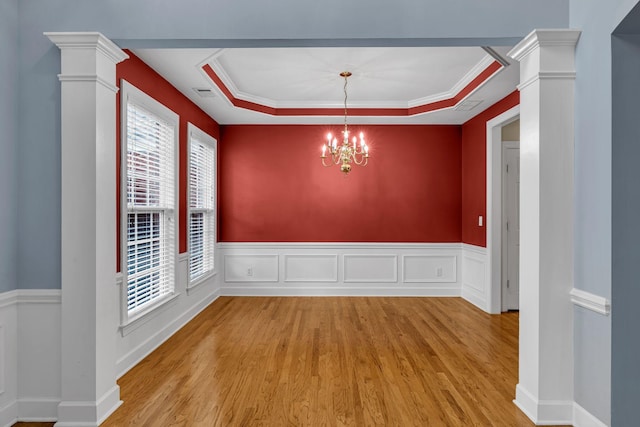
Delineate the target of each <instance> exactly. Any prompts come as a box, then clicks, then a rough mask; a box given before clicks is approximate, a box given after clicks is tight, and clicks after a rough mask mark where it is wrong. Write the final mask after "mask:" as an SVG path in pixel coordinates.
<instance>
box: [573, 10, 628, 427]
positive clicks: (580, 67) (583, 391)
mask: <svg viewBox="0 0 640 427" xmlns="http://www.w3.org/2000/svg"><path fill="white" fill-rule="evenodd" d="M636 3H637V0H608V1H602V0H571V8H570V11H571V12H570V26H571V27H572V28H578V29H580V30H582V35H581V37H580V40H579V42H578V46H577V49H576V71H577V77H576V99H575V112H576V116H575V120H576V121H575V222H574V227H575V230H574V231H575V232H574V235H575V242H574V243H575V244H574V248H575V258H574V263H575V286H576V287H577V288H580V289H584V290H586V291H589V292H592V293H594V294H597V295H601V296H604V297H607V298H611V297H612V279H611V276H612V263H611V251H612V239H611V227H612V209H611V206H612V205H611V197H612V191H611V188H612V169H611V159H612V144H611V131H612V128H611V117H612V115H611V108H612V105H611V82H612V80H611V33H612V32H613V31H614V29H615V28H616V26H617V25H618V24H619V23H620V21H621V20H622V19H623V18H624V16H625V15H626V14H627V13H628V12H629V10H631V8H632V7H633V6H634V5H635V4H636ZM636 110H637V109H636ZM623 310H624V309H623V307H620V306H618V302H617V301H615V299H614V301H613V304H612V316H611V317H605V316H601V315H599V314H596V313H593V312H591V311H588V310H584V309H581V308H576V309H575V316H574V326H575V335H574V346H575V348H574V352H575V355H576V360H575V364H574V370H575V372H574V374H575V400H576V402H577V403H578V404H579V405H581V406H582V407H584V408H585V409H587V410H588V411H589V412H591V413H592V414H593V415H595V416H597V417H598V418H600V419H601V420H602V421H604V422H606V423H609V422H610V417H611V398H610V396H611V393H613V394H614V395H615V394H616V391H615V390H616V388H617V387H618V386H619V385H620V384H613V391H612V380H611V366H612V362H611V359H612V351H613V354H614V357H615V354H616V352H617V351H618V348H616V346H615V345H614V346H613V350H612V343H611V322H612V319H615V318H616V316H617V315H619V314H621V312H622V311H623ZM637 324H638V323H637V322H636V324H635V325H637ZM635 328H637V326H634V325H633V324H628V325H627V329H626V334H633V330H634V329H635ZM636 336H637V333H636ZM636 341H637V340H636ZM623 381H626V380H624V379H623ZM636 396H637V395H636ZM613 425H620V426H624V425H632V424H628V423H624V422H622V423H614V424H613Z"/></svg>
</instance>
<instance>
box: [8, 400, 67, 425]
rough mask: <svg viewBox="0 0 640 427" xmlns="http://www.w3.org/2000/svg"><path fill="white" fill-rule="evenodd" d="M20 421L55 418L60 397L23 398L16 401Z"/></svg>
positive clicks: (53, 419)
mask: <svg viewBox="0 0 640 427" xmlns="http://www.w3.org/2000/svg"><path fill="white" fill-rule="evenodd" d="M17 404H18V414H20V416H19V420H20V421H25V422H52V421H56V420H57V414H58V405H59V404H60V399H25V398H20V399H19V400H18V401H17Z"/></svg>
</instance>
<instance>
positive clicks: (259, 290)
mask: <svg viewBox="0 0 640 427" xmlns="http://www.w3.org/2000/svg"><path fill="white" fill-rule="evenodd" d="M220 295H222V296H252V297H297V296H305V297H307V296H308V297H333V296H344V297H459V296H460V290H459V289H454V288H429V289H420V288H397V289H391V288H376V287H344V288H335V287H313V288H311V287H292V286H288V287H273V286H266V287H264V286H260V287H257V286H252V287H242V286H233V287H224V288H222V289H221V291H220Z"/></svg>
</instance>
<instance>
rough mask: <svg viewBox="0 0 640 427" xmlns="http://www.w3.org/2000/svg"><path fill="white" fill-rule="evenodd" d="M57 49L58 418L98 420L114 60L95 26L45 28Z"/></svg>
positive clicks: (115, 53)
mask: <svg viewBox="0 0 640 427" xmlns="http://www.w3.org/2000/svg"><path fill="white" fill-rule="evenodd" d="M45 35H46V36H47V37H49V39H50V40H51V41H52V42H53V43H55V44H56V45H57V46H58V47H59V48H60V50H61V61H62V66H61V74H60V75H59V78H60V81H61V82H62V83H61V84H62V108H61V112H62V148H61V157H62V225H61V232H62V238H61V240H62V259H61V267H62V324H61V329H62V342H61V344H62V345H61V347H62V355H61V356H62V366H61V383H62V390H61V396H62V398H61V403H60V405H59V406H58V423H57V424H56V426H71V425H73V426H76V427H77V426H97V425H99V424H100V422H101V421H103V420H104V419H105V418H106V417H107V416H109V414H111V413H112V412H113V411H114V410H115V409H116V408H117V407H118V406H119V405H120V404H121V403H122V402H121V401H120V389H119V387H118V385H117V384H116V353H115V347H116V336H117V332H118V325H119V323H118V319H119V317H118V313H119V311H118V292H117V289H116V286H115V274H116V145H115V144H116V134H115V132H116V93H117V87H116V85H115V83H116V64H117V63H118V62H121V61H123V60H124V59H126V58H128V56H127V55H126V54H125V53H124V52H123V51H122V50H121V49H120V48H118V47H117V46H116V45H115V44H114V43H113V42H111V41H110V40H108V39H107V38H105V37H104V36H103V35H102V34H99V33H45Z"/></svg>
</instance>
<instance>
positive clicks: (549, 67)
mask: <svg viewBox="0 0 640 427" xmlns="http://www.w3.org/2000/svg"><path fill="white" fill-rule="evenodd" d="M579 38H580V31H579V30H569V29H560V30H534V31H532V32H531V33H529V35H528V36H526V37H525V38H524V39H523V40H522V41H521V42H520V43H518V44H517V45H516V46H514V48H513V49H511V51H509V53H508V54H507V55H508V56H509V57H510V58H513V59H515V60H516V61H519V62H520V85H519V86H518V89H519V90H520V91H522V90H523V89H524V88H526V87H528V86H529V85H530V84H532V83H534V82H537V81H538V80H541V79H549V80H557V79H569V80H574V79H575V76H576V69H575V68H576V67H575V50H576V43H577V42H578V39H579Z"/></svg>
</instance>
